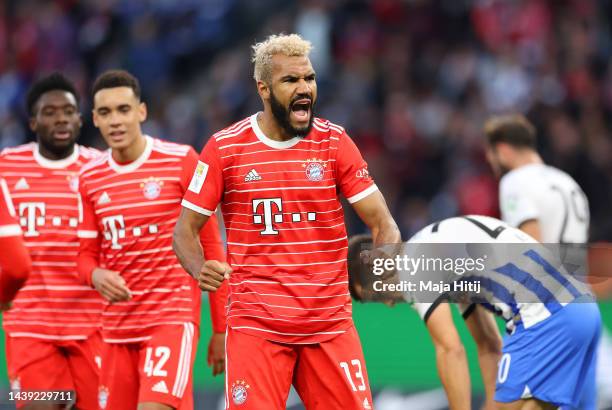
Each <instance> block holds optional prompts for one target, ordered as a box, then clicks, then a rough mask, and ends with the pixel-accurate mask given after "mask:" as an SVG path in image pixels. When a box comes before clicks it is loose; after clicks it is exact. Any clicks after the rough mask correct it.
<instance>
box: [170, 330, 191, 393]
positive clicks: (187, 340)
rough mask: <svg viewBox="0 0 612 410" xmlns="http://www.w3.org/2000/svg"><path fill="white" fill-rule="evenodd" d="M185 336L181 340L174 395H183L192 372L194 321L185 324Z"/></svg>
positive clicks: (173, 389)
mask: <svg viewBox="0 0 612 410" xmlns="http://www.w3.org/2000/svg"><path fill="white" fill-rule="evenodd" d="M183 327H184V329H183V338H182V340H181V354H180V357H179V365H178V370H177V373H176V380H175V381H174V387H173V388H172V395H173V396H176V397H179V398H180V397H183V394H185V389H186V388H187V383H188V382H189V373H190V372H191V366H190V363H191V349H192V345H193V323H185V324H183Z"/></svg>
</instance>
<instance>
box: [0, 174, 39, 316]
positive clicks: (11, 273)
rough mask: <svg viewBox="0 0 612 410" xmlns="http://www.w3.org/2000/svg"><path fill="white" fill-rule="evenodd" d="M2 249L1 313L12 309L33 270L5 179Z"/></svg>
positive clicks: (0, 203)
mask: <svg viewBox="0 0 612 410" xmlns="http://www.w3.org/2000/svg"><path fill="white" fill-rule="evenodd" d="M0 249H2V252H0V312H3V311H5V310H7V309H8V308H10V303H11V301H12V300H13V299H14V298H15V295H16V294H17V291H18V290H19V289H20V288H21V287H22V286H23V284H24V283H25V281H26V280H27V279H28V276H29V275H30V271H31V270H32V261H31V260H30V254H29V253H28V250H27V249H26V247H25V244H24V243H23V236H22V231H21V226H19V223H18V221H17V218H16V215H15V207H14V206H13V202H12V201H11V197H10V194H9V190H8V186H7V185H6V182H5V181H4V180H3V179H0Z"/></svg>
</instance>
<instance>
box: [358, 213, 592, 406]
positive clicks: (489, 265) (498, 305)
mask: <svg viewBox="0 0 612 410" xmlns="http://www.w3.org/2000/svg"><path fill="white" fill-rule="evenodd" d="M369 244H371V240H369V238H367V237H356V238H351V240H350V241H349V254H351V255H353V263H349V268H350V271H349V275H350V276H353V280H354V285H353V287H352V292H353V297H354V298H355V299H357V300H362V301H384V302H387V303H396V302H401V301H407V302H409V303H412V304H413V307H414V308H415V309H416V310H417V312H418V313H419V315H420V316H421V318H422V319H423V320H424V322H425V324H426V326H427V329H428V331H429V333H430V335H431V339H432V342H433V344H434V346H435V350H436V362H437V367H438V372H439V374H440V379H441V381H442V384H443V386H444V389H445V391H446V394H447V397H448V401H449V404H450V408H452V409H470V408H471V399H470V395H471V391H470V377H469V371H468V363H467V358H466V355H465V350H464V348H463V344H462V342H461V339H460V338H459V334H458V332H457V329H456V327H455V325H454V323H453V318H452V315H451V310H450V306H449V303H445V301H454V302H457V303H458V305H459V307H460V310H461V311H462V314H463V317H464V319H465V322H466V325H467V327H468V329H469V331H470V333H471V334H472V336H473V338H474V340H475V342H476V345H477V347H478V361H479V365H480V368H481V373H482V376H483V382H484V385H485V391H486V403H485V408H494V407H495V408H498V409H501V410H515V409H516V410H518V409H523V410H527V409H530V410H536V409H554V408H557V407H559V406H577V405H578V403H579V400H580V399H581V397H582V394H583V390H584V389H585V388H586V387H587V386H586V375H587V374H589V373H590V372H592V369H593V368H594V366H595V352H596V350H597V343H598V341H599V334H600V331H601V317H600V314H599V309H598V308H597V304H595V303H592V301H593V299H592V296H591V295H590V292H589V289H588V286H586V285H585V284H584V283H582V282H580V281H579V280H577V279H576V278H574V277H572V276H571V275H569V274H568V273H567V271H565V270H564V268H563V267H562V266H561V262H560V261H559V258H558V256H554V254H553V253H552V252H551V251H550V249H546V248H545V247H544V246H542V245H540V244H538V243H537V241H535V240H534V239H533V238H531V237H530V236H529V235H527V234H525V233H524V232H522V231H520V230H518V229H516V228H512V227H510V226H509V225H507V224H505V223H503V222H502V221H499V220H497V219H494V218H489V217H484V216H467V217H455V218H449V219H445V220H443V221H440V222H436V223H434V224H431V225H429V226H427V227H425V228H423V229H422V230H421V231H419V232H418V233H417V234H415V235H414V236H413V237H412V238H411V239H410V241H408V243H407V244H406V246H405V248H404V251H403V255H401V256H402V257H403V256H405V257H407V258H409V259H418V258H423V257H424V256H423V255H427V257H429V256H432V257H434V259H435V258H442V259H446V258H448V257H449V256H450V257H451V258H450V259H451V260H452V259H453V258H455V259H456V258H459V257H464V256H468V255H469V256H479V255H480V256H484V255H486V257H487V258H483V259H482V260H483V261H484V260H485V259H486V262H482V263H483V265H482V268H479V269H476V268H473V269H472V270H468V271H467V272H460V271H453V270H452V269H451V270H450V271H448V272H446V271H435V270H434V271H427V270H425V269H421V271H419V272H416V273H415V272H411V273H407V274H404V273H403V272H405V271H401V270H398V269H396V270H395V271H394V275H390V276H389V277H388V278H387V279H386V283H387V284H391V285H397V284H401V283H402V282H404V281H412V283H415V288H414V289H415V290H410V289H409V288H408V289H409V290H402V291H401V292H398V291H395V290H394V289H392V288H391V289H390V290H391V291H389V292H383V291H382V289H385V288H383V287H382V286H381V285H380V284H379V285H376V284H375V283H376V281H379V280H380V279H379V276H376V275H375V274H374V273H375V272H374V270H373V264H367V263H360V262H359V258H358V257H357V258H355V255H358V254H359V253H360V251H361V250H362V249H364V247H365V248H367V246H366V245H369ZM466 244H470V245H473V246H472V247H467V246H465V245H466ZM432 249H433V251H432ZM468 249H470V251H468ZM477 249H483V250H485V249H486V251H487V253H479V252H478V251H477ZM474 254H476V255H474ZM474 266H477V265H476V264H474ZM440 273H441V275H438V274H440ZM434 275H435V276H434ZM415 278H416V279H415ZM428 279H432V280H433V281H435V282H436V283H438V281H439V282H442V283H443V284H444V285H447V286H448V289H449V290H448V291H442V292H419V290H418V289H419V287H420V284H419V283H418V282H426V281H427V280H428ZM469 283H472V284H476V283H478V288H476V287H473V288H469V287H468V286H467V284H469ZM455 284H466V285H461V286H455ZM377 289H378V290H379V291H378V292H377V291H376V290H377ZM489 312H493V313H494V314H496V315H498V316H500V317H502V318H503V319H504V320H505V321H506V330H507V332H508V336H507V337H506V338H505V340H504V343H503V347H502V349H501V352H500V347H501V346H500V344H501V340H500V338H499V334H498V333H499V332H498V330H497V326H496V324H495V321H494V320H493V317H492V315H491V314H490V313H489ZM498 362H499V365H498ZM494 401H495V402H494Z"/></svg>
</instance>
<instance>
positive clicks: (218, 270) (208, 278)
mask: <svg viewBox="0 0 612 410" xmlns="http://www.w3.org/2000/svg"><path fill="white" fill-rule="evenodd" d="M230 273H232V268H231V267H230V266H229V265H228V264H227V263H225V262H219V261H216V260H207V261H206V262H204V265H202V268H201V269H200V273H199V274H198V277H197V279H198V285H199V286H200V289H202V290H205V291H213V292H214V291H215V290H217V289H219V286H221V284H222V283H223V281H224V280H225V279H229V275H230Z"/></svg>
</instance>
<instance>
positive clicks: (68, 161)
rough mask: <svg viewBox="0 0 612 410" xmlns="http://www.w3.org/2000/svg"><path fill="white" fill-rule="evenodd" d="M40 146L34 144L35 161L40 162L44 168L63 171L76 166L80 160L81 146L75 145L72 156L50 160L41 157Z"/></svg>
mask: <svg viewBox="0 0 612 410" xmlns="http://www.w3.org/2000/svg"><path fill="white" fill-rule="evenodd" d="M39 150H40V146H39V145H38V143H36V142H35V143H34V159H35V160H36V162H38V165H40V166H41V167H44V168H53V169H61V168H67V167H69V166H70V165H72V164H74V163H75V162H76V161H77V159H79V146H78V145H76V144H74V149H73V150H72V154H70V155H68V156H67V157H66V158H63V159H56V160H53V159H48V158H45V157H43V156H42V155H41V153H40V151H39Z"/></svg>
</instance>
